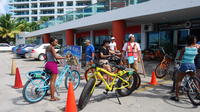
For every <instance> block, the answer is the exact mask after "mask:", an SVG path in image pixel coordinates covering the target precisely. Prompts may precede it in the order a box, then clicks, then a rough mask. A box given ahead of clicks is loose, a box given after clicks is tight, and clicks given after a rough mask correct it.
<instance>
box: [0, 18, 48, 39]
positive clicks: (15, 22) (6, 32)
mask: <svg viewBox="0 0 200 112" xmlns="http://www.w3.org/2000/svg"><path fill="white" fill-rule="evenodd" d="M48 20H49V17H41V19H40V20H39V21H37V22H31V23H29V22H27V21H26V20H21V19H13V18H12V17H11V15H10V14H3V15H1V16H0V39H1V40H2V39H7V40H9V39H10V38H15V35H16V34H19V33H20V32H32V31H35V30H38V28H39V25H40V24H43V23H45V22H46V21H48Z"/></svg>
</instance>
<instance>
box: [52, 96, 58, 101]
mask: <svg viewBox="0 0 200 112" xmlns="http://www.w3.org/2000/svg"><path fill="white" fill-rule="evenodd" d="M58 100H60V99H59V98H56V97H55V98H51V99H50V101H58Z"/></svg>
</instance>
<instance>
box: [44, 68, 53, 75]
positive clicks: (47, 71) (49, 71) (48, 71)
mask: <svg viewBox="0 0 200 112" xmlns="http://www.w3.org/2000/svg"><path fill="white" fill-rule="evenodd" d="M44 72H45V73H47V74H49V75H50V74H51V73H52V71H51V70H48V69H45V70H44Z"/></svg>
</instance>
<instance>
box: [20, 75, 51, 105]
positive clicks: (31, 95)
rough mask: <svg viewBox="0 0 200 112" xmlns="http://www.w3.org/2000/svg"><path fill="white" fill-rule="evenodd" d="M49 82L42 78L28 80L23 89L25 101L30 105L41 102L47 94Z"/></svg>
mask: <svg viewBox="0 0 200 112" xmlns="http://www.w3.org/2000/svg"><path fill="white" fill-rule="evenodd" d="M45 86H47V82H46V81H45V80H44V79H42V78H34V79H31V80H28V81H27V82H26V84H25V86H24V88H23V91H22V94H23V97H24V99H25V100H26V101H27V102H29V103H36V102H39V101H41V100H42V99H43V98H44V96H45V95H46V93H47V88H46V87H45Z"/></svg>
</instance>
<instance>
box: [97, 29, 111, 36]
mask: <svg viewBox="0 0 200 112" xmlns="http://www.w3.org/2000/svg"><path fill="white" fill-rule="evenodd" d="M102 35H109V30H107V29H103V30H96V31H94V36H102Z"/></svg>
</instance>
